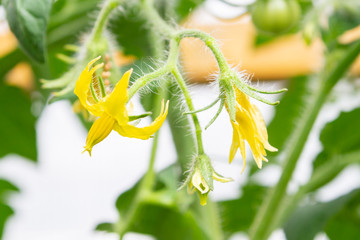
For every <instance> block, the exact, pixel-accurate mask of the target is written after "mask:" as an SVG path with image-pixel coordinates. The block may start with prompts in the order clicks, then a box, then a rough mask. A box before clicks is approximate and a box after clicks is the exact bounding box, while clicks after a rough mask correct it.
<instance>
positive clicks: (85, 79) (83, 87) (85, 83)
mask: <svg viewBox="0 0 360 240" xmlns="http://www.w3.org/2000/svg"><path fill="white" fill-rule="evenodd" d="M99 59H100V56H99V57H97V58H95V59H93V60H92V61H91V62H89V63H88V65H87V66H86V67H85V69H84V70H83V71H82V73H81V74H80V77H79V78H78V80H77V81H76V85H75V89H74V93H75V95H76V96H77V97H78V98H79V100H80V103H81V104H82V105H83V106H84V108H86V109H87V110H88V111H89V112H90V113H92V114H93V115H95V116H100V115H101V114H102V111H101V109H100V108H99V107H98V105H97V104H91V103H89V101H88V92H89V91H90V83H91V81H92V78H93V74H94V72H95V71H96V70H98V69H99V68H101V67H102V66H103V65H104V64H103V63H101V64H98V65H96V66H95V67H93V68H91V69H90V67H91V66H92V65H93V64H94V63H95V62H96V61H97V60H99Z"/></svg>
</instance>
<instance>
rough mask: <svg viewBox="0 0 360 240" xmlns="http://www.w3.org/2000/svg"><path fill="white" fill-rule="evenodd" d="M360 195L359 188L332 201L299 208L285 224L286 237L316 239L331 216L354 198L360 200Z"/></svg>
mask: <svg viewBox="0 0 360 240" xmlns="http://www.w3.org/2000/svg"><path fill="white" fill-rule="evenodd" d="M359 195H360V189H357V190H354V191H352V192H350V193H348V194H346V195H344V196H341V197H339V198H337V199H335V200H333V201H330V202H325V203H316V204H313V205H306V206H303V207H300V208H298V209H297V210H295V211H294V213H293V214H292V215H291V216H290V218H289V219H288V221H287V222H286V223H285V225H284V231H285V235H286V238H287V239H288V240H297V239H298V240H312V239H314V237H315V236H316V234H317V233H319V232H322V231H324V229H325V227H326V224H327V222H328V221H329V220H330V219H331V217H333V216H335V215H336V214H337V213H339V211H340V210H341V209H342V208H343V207H344V206H345V205H346V204H347V203H349V202H350V201H351V200H352V199H357V201H358V200H359ZM329 223H331V221H330V222H329ZM331 239H332V238H331ZM343 239H351V238H343Z"/></svg>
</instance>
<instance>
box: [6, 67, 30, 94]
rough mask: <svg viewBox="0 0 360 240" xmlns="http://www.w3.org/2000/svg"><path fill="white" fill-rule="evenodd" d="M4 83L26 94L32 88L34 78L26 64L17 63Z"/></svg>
mask: <svg viewBox="0 0 360 240" xmlns="http://www.w3.org/2000/svg"><path fill="white" fill-rule="evenodd" d="M5 79H6V83H7V84H9V85H11V86H16V87H19V88H22V89H24V90H26V91H28V92H30V91H31V90H33V88H34V76H33V71H32V68H31V66H30V65H29V64H28V63H25V62H21V63H18V64H17V65H16V66H15V67H14V68H13V69H11V70H10V71H9V72H8V74H7V75H6V77H5Z"/></svg>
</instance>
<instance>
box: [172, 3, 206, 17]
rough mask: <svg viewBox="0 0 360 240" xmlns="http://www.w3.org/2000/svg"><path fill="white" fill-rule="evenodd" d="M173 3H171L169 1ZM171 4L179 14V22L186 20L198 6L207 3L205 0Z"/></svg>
mask: <svg viewBox="0 0 360 240" xmlns="http://www.w3.org/2000/svg"><path fill="white" fill-rule="evenodd" d="M168 2H171V1H168ZM173 2H174V3H168V4H171V5H172V6H173V7H174V10H175V13H176V14H177V19H178V21H181V20H183V19H184V18H186V17H187V16H188V15H189V13H191V12H192V11H193V10H194V9H195V8H196V7H197V6H199V5H200V4H202V3H203V2H205V0H173Z"/></svg>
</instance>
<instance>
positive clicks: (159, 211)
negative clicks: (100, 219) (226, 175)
mask: <svg viewBox="0 0 360 240" xmlns="http://www.w3.org/2000/svg"><path fill="white" fill-rule="evenodd" d="M180 175H181V172H180V171H179V169H178V168H177V167H175V165H173V166H170V167H168V168H166V169H165V170H163V171H161V172H160V173H159V174H158V175H157V181H156V184H155V189H156V191H155V194H157V193H160V192H165V193H166V195H167V196H168V197H170V198H172V199H173V201H174V202H177V204H170V205H164V204H161V202H156V201H151V202H150V201H147V202H144V203H141V204H140V205H139V207H138V208H137V210H136V215H135V218H134V220H133V221H132V223H131V224H130V226H129V227H128V228H127V229H126V232H137V233H142V234H150V235H152V236H154V237H156V239H158V240H168V239H175V240H183V239H188V240H192V239H193V240H208V239H214V238H213V237H211V236H210V234H211V231H210V230H209V228H210V224H211V223H209V217H208V214H209V209H208V208H209V207H208V206H206V207H202V206H200V205H199V204H198V201H194V198H193V197H192V196H189V195H188V194H187V193H186V192H185V191H184V190H182V191H177V190H176V187H177V183H178V179H179V177H180ZM140 184H141V180H140V181H139V182H138V183H137V184H135V185H134V186H133V187H132V188H131V189H129V190H128V191H126V192H124V193H123V194H121V195H120V196H119V198H118V199H117V201H116V208H117V209H118V211H119V215H120V218H119V222H118V223H116V224H114V223H102V224H99V225H98V227H97V230H100V231H107V232H116V231H117V227H118V226H121V224H122V223H123V221H126V219H127V214H128V213H129V212H130V211H131V206H132V204H133V203H134V201H136V196H137V194H138V193H137V191H138V188H139V185H140ZM210 204H212V203H209V205H210ZM159 223H161V224H159Z"/></svg>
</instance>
